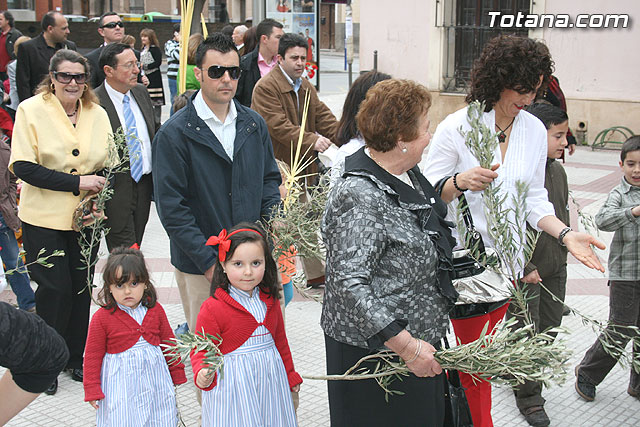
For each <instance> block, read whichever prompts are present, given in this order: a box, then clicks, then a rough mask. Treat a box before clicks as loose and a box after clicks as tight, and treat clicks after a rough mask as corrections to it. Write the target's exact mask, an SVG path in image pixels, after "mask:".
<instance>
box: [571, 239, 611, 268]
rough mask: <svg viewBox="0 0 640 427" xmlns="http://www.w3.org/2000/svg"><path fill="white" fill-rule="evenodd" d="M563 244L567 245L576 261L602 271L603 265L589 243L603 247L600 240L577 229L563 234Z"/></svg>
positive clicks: (599, 247)
mask: <svg viewBox="0 0 640 427" xmlns="http://www.w3.org/2000/svg"><path fill="white" fill-rule="evenodd" d="M563 242H564V244H565V245H566V246H567V249H568V250H569V252H571V255H573V256H574V257H576V259H577V260H578V261H580V262H581V263H583V264H584V265H586V266H587V267H589V268H593V269H595V270H599V271H602V272H603V273H604V267H603V266H602V264H601V263H600V260H599V259H598V256H597V255H596V254H595V253H594V252H593V249H591V245H593V246H595V247H596V248H598V249H604V248H605V247H606V246H605V245H604V243H602V242H601V241H600V240H598V239H596V238H595V237H593V236H591V235H590V234H587V233H581V232H579V231H570V232H569V233H567V235H566V236H564V239H563Z"/></svg>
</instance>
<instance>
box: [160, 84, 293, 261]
mask: <svg viewBox="0 0 640 427" xmlns="http://www.w3.org/2000/svg"><path fill="white" fill-rule="evenodd" d="M193 96H194V97H195V94H194V95H193ZM192 99H193V98H192ZM192 99H190V100H189V101H188V103H187V105H186V106H185V107H184V108H183V109H181V110H180V111H178V112H177V113H175V114H174V115H173V116H172V117H171V118H170V119H169V120H167V122H166V123H165V124H164V125H163V126H162V127H161V128H160V130H159V131H158V132H157V133H156V136H155V138H154V140H153V144H152V145H151V146H152V159H153V160H152V165H153V188H154V194H155V201H156V208H157V211H158V216H159V217H160V221H161V222H162V225H163V227H164V229H165V231H166V232H167V234H168V235H169V240H170V243H171V264H173V266H174V267H176V268H177V269H178V270H180V271H182V272H184V273H190V274H204V272H205V271H207V269H209V268H210V267H211V266H212V265H213V264H214V263H215V260H216V257H217V256H218V252H217V247H213V246H206V245H205V242H206V241H207V239H208V238H209V237H210V236H212V235H218V233H220V231H221V230H222V229H223V228H225V229H227V230H228V229H229V228H231V227H232V226H234V225H235V224H237V223H239V222H241V221H251V222H255V221H258V220H260V219H261V218H265V219H266V218H268V217H269V216H270V215H271V212H272V209H273V208H274V206H276V205H278V204H279V203H280V192H279V191H278V187H279V185H280V183H281V177H280V172H279V170H278V166H277V165H276V161H275V158H274V156H273V146H272V145H271V138H270V137H269V132H268V130H267V125H266V123H265V122H264V120H263V119H262V117H260V115H259V114H258V113H256V112H255V111H253V110H251V109H249V108H246V107H244V106H242V105H241V104H240V103H239V102H237V101H236V100H234V101H233V102H235V105H236V109H237V111H238V116H237V122H236V139H235V143H234V154H233V162H232V161H231V160H230V159H229V156H227V153H226V152H225V151H224V148H223V147H222V144H221V143H220V142H219V141H218V139H217V138H216V137H215V135H214V134H213V132H211V130H210V129H209V127H208V126H207V124H206V123H205V122H204V121H203V120H202V119H201V118H200V117H199V116H198V115H197V113H196V110H195V107H194V106H193V103H192Z"/></svg>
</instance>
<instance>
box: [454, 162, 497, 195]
mask: <svg viewBox="0 0 640 427" xmlns="http://www.w3.org/2000/svg"><path fill="white" fill-rule="evenodd" d="M499 167H500V164H499V163H496V164H495V165H492V166H491V169H485V168H483V167H480V166H476V167H475V168H471V169H469V170H467V171H464V172H461V173H459V174H458V176H457V177H456V182H457V183H458V187H460V188H462V189H465V188H466V189H467V190H470V191H484V190H486V189H487V187H488V186H489V184H491V183H492V182H493V180H494V179H496V178H497V177H498V173H497V172H496V169H498V168H499Z"/></svg>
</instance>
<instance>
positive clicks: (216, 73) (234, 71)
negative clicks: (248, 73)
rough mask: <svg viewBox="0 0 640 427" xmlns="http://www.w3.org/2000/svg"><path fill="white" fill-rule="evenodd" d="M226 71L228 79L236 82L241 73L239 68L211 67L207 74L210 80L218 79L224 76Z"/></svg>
mask: <svg viewBox="0 0 640 427" xmlns="http://www.w3.org/2000/svg"><path fill="white" fill-rule="evenodd" d="M227 71H228V72H229V77H231V79H232V80H238V79H239V78H240V74H241V73H242V70H241V69H240V67H223V66H221V65H212V66H211V67H209V69H208V70H207V74H208V75H209V78H211V79H219V78H220V77H222V76H224V73H225V72H227Z"/></svg>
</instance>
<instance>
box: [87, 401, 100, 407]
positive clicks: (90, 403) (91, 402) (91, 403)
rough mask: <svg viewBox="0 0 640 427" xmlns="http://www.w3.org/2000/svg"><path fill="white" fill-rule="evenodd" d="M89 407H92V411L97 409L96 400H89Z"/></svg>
mask: <svg viewBox="0 0 640 427" xmlns="http://www.w3.org/2000/svg"><path fill="white" fill-rule="evenodd" d="M89 405H91V406H93V409H98V401H97V400H90V401H89Z"/></svg>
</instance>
